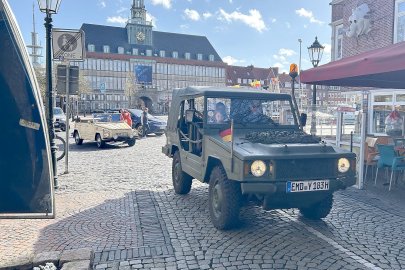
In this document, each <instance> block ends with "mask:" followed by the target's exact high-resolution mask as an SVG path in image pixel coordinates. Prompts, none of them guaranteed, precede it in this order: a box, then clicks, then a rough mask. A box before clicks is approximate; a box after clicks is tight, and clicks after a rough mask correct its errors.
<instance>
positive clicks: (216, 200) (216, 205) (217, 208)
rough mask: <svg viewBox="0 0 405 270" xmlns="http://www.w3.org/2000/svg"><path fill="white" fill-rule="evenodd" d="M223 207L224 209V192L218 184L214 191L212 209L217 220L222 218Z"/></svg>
mask: <svg viewBox="0 0 405 270" xmlns="http://www.w3.org/2000/svg"><path fill="white" fill-rule="evenodd" d="M221 207H222V191H221V187H220V185H219V183H218V182H217V183H216V184H215V186H214V189H213V194H212V209H213V210H214V211H213V212H214V215H215V217H216V218H219V217H220V216H221Z"/></svg>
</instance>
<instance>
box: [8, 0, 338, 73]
mask: <svg viewBox="0 0 405 270" xmlns="http://www.w3.org/2000/svg"><path fill="white" fill-rule="evenodd" d="M8 2H9V4H10V6H11V9H12V10H13V12H14V15H15V17H16V19H17V22H18V24H19V26H20V29H21V32H22V34H23V37H24V40H25V42H26V44H30V43H31V32H32V29H33V23H32V12H33V5H35V8H34V13H35V27H36V30H37V32H38V33H39V38H40V42H41V45H44V44H45V31H44V26H43V19H44V14H42V13H41V12H40V11H39V8H38V4H37V1H36V0H35V1H33V0H8ZM132 2H133V1H132V0H62V2H61V5H60V9H59V12H58V14H55V15H53V25H54V27H55V28H65V29H79V28H80V27H81V25H82V24H83V23H93V24H101V25H111V26H120V27H124V26H125V22H126V20H127V19H128V18H129V16H130V7H131V4H132ZM329 2H330V1H326V0H145V6H146V9H147V12H148V16H147V17H148V19H149V20H152V22H153V25H154V30H156V31H163V32H174V33H183V34H191V35H202V36H206V37H207V38H208V40H209V41H210V42H211V44H212V45H213V46H214V48H215V49H216V50H217V52H218V54H219V55H220V57H221V58H222V60H223V61H224V62H227V63H228V64H231V65H237V66H248V65H253V66H255V67H261V68H269V67H279V68H280V71H281V72H282V71H288V68H289V65H290V64H291V63H297V64H299V59H300V43H299V41H298V40H299V39H301V40H302V43H301V48H302V53H301V55H302V56H301V59H302V69H303V70H305V69H308V68H310V67H311V63H310V62H309V57H308V50H307V47H308V46H310V45H311V44H312V42H314V40H315V36H317V37H318V40H319V42H320V43H321V44H322V45H324V46H325V52H324V55H323V58H322V62H321V64H324V63H327V62H329V61H330V48H331V45H330V44H331V27H330V26H329V23H330V21H331V7H330V5H329ZM43 55H44V52H43Z"/></svg>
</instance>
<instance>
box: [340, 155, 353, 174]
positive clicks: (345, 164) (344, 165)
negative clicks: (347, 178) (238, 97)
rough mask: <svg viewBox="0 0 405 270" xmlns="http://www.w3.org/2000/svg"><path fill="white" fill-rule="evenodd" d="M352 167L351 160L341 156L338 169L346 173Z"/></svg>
mask: <svg viewBox="0 0 405 270" xmlns="http://www.w3.org/2000/svg"><path fill="white" fill-rule="evenodd" d="M349 169H350V162H349V160H348V159H347V158H340V159H339V161H338V170H339V172H341V173H345V172H347V171H348V170H349Z"/></svg>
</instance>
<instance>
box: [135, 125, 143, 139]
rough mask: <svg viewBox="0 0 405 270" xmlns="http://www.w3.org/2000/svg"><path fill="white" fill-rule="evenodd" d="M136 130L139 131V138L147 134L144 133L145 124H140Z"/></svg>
mask: <svg viewBox="0 0 405 270" xmlns="http://www.w3.org/2000/svg"><path fill="white" fill-rule="evenodd" d="M136 130H137V131H138V136H139V138H142V137H143V136H145V135H144V134H143V133H144V132H143V131H144V130H143V126H142V125H139V126H138V127H137V128H136Z"/></svg>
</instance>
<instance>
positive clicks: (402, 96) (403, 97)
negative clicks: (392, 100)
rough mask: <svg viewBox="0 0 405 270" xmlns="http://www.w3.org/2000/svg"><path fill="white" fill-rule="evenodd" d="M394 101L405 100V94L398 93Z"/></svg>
mask: <svg viewBox="0 0 405 270" xmlns="http://www.w3.org/2000/svg"><path fill="white" fill-rule="evenodd" d="M396 101H397V102H399V101H400V102H403V101H405V94H398V95H397V96H396Z"/></svg>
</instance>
